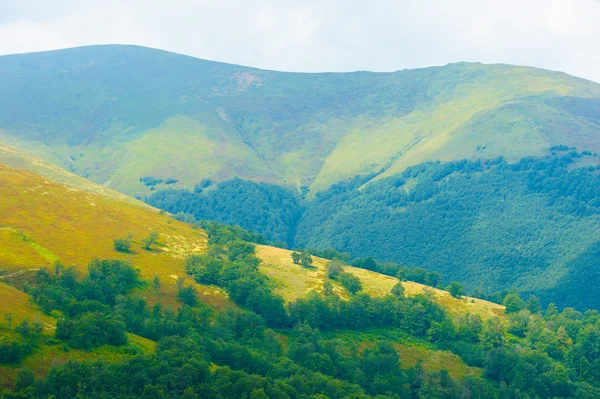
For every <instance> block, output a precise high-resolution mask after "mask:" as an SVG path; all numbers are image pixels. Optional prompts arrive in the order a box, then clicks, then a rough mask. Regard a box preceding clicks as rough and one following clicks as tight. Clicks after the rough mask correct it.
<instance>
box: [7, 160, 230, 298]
mask: <svg viewBox="0 0 600 399" xmlns="http://www.w3.org/2000/svg"><path fill="white" fill-rule="evenodd" d="M0 197H1V198H2V201H0V237H2V238H3V239H2V240H0V278H2V276H3V275H4V278H5V279H6V278H10V275H12V274H15V273H17V274H18V273H19V272H22V271H24V270H37V269H39V268H40V267H44V266H53V265H54V263H55V262H56V261H61V262H62V263H63V264H65V265H67V266H70V265H75V266H76V267H77V268H78V269H79V270H81V271H86V270H87V265H88V263H89V262H90V260H92V259H93V258H99V259H121V260H127V261H130V262H131V263H133V265H134V266H135V267H138V268H139V269H140V270H141V273H142V278H143V279H145V280H147V281H151V280H152V279H153V278H154V277H155V276H158V277H159V278H160V280H161V281H162V286H163V288H162V290H161V292H160V293H159V294H158V295H159V297H160V299H161V301H163V302H165V301H166V302H171V303H174V301H175V294H176V289H175V283H176V279H177V277H178V276H182V277H183V276H185V272H184V271H183V261H184V259H185V257H186V256H187V255H189V254H193V253H201V252H203V251H204V250H205V249H206V246H207V242H206V240H207V239H206V235H205V234H204V232H202V231H201V230H194V229H192V227H191V226H190V225H187V224H184V223H181V222H178V221H176V220H173V219H171V218H170V217H168V216H166V215H161V214H159V213H157V212H156V211H155V210H154V209H146V208H143V207H139V206H134V205H131V204H130V203H128V202H126V201H122V200H119V199H115V198H110V197H106V196H102V195H98V194H92V193H90V192H87V191H80V190H78V189H75V188H73V187H68V186H64V185H62V184H59V183H55V182H52V181H50V180H48V179H46V178H44V177H41V176H39V175H35V174H32V173H29V172H26V171H23V170H19V169H14V168H10V167H8V166H4V165H0ZM151 230H154V231H156V232H158V233H159V235H160V236H159V240H158V243H157V244H156V245H155V246H154V247H153V248H152V250H145V249H143V248H142V246H141V244H140V242H141V240H142V239H144V238H145V237H146V236H148V234H149V233H150V231H151ZM128 234H131V235H132V247H131V251H130V252H129V253H121V252H117V251H115V249H114V247H113V240H114V239H116V238H123V237H125V236H127V235H128ZM196 288H197V289H198V290H199V291H200V292H201V295H202V296H203V297H204V298H205V300H206V302H208V303H210V304H213V305H216V306H222V305H224V304H226V303H227V302H228V300H227V299H226V297H225V296H224V295H223V293H222V292H220V291H219V290H218V289H215V288H211V287H203V286H199V285H198V286H197V287H196ZM144 295H145V296H147V297H148V298H149V299H150V300H151V301H154V300H157V298H156V297H155V294H154V293H153V292H152V290H150V289H148V292H146V293H145V294H144Z"/></svg>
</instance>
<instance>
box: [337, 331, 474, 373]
mask: <svg viewBox="0 0 600 399" xmlns="http://www.w3.org/2000/svg"><path fill="white" fill-rule="evenodd" d="M328 336H329V337H332V338H335V339H338V340H340V341H342V342H344V343H345V345H344V346H345V348H346V350H348V351H349V352H353V351H356V352H358V353H359V354H362V352H363V351H364V350H366V349H369V348H372V347H373V346H374V345H375V344H376V342H378V341H382V340H385V341H392V342H393V345H394V349H396V352H398V357H399V358H400V368H402V369H404V370H406V369H409V368H411V367H415V366H416V365H417V363H420V364H421V366H422V367H423V368H424V369H425V370H426V371H428V372H439V371H440V370H443V369H446V370H448V372H449V373H450V375H451V376H452V377H454V378H463V377H466V376H481V374H482V370H481V369H480V368H477V367H471V366H468V365H467V364H465V363H464V362H463V360H462V359H461V358H460V356H458V355H456V354H454V353H452V352H450V351H446V350H439V349H436V348H435V347H433V346H432V345H431V344H430V343H428V342H425V341H418V340H417V341H414V342H413V340H414V338H411V337H409V336H406V335H405V334H404V333H402V332H399V331H391V332H385V331H380V330H368V331H362V332H359V331H344V332H342V333H331V334H328Z"/></svg>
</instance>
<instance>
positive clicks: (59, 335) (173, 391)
mask: <svg viewBox="0 0 600 399" xmlns="http://www.w3.org/2000/svg"><path fill="white" fill-rule="evenodd" d="M207 229H208V232H209V237H210V248H209V251H208V252H207V253H206V254H204V255H199V256H198V255H192V256H190V257H188V258H187V259H186V260H185V268H186V270H187V271H188V273H189V274H190V275H191V276H192V277H193V278H195V279H196V280H198V281H201V282H205V283H207V282H211V283H213V284H216V285H219V286H221V287H223V288H224V289H226V290H227V292H228V293H229V295H230V296H231V298H232V299H234V301H235V302H236V303H237V305H238V306H239V308H228V309H225V310H222V311H216V310H214V309H213V308H211V307H209V306H207V305H205V304H203V303H202V302H201V301H200V300H199V298H198V297H197V293H196V292H195V289H194V288H193V286H191V285H189V284H186V283H185V282H184V281H182V280H181V279H180V280H179V281H178V284H177V286H178V289H179V300H180V304H179V305H178V307H177V308H173V307H163V306H162V305H161V304H160V303H156V304H154V305H153V306H149V305H148V303H146V301H145V300H144V299H143V297H141V296H140V295H139V292H140V291H139V290H140V289H143V288H144V287H146V286H147V285H149V284H150V283H149V282H145V281H142V280H140V278H139V273H138V271H137V270H136V269H135V268H134V267H133V266H132V265H130V264H128V263H126V262H123V261H112V260H94V261H92V262H91V263H90V264H89V269H88V272H89V273H88V274H87V275H86V276H80V275H78V273H77V272H76V271H75V270H74V269H73V268H71V267H68V268H65V267H63V266H62V265H61V264H57V265H56V266H55V267H54V268H53V270H49V269H41V270H39V271H38V272H37V274H36V277H35V279H34V281H32V282H30V283H28V284H26V287H25V289H26V290H27V291H28V292H29V294H30V295H31V298H32V301H33V302H35V303H36V304H37V305H38V306H40V307H41V308H42V309H43V310H44V311H45V312H46V313H49V314H50V313H51V314H62V315H63V316H62V317H61V318H60V320H59V323H58V325H57V328H56V330H55V333H54V337H50V336H48V335H43V334H42V333H41V329H40V328H39V326H38V325H37V322H30V321H27V320H26V321H24V322H22V323H21V325H19V326H18V328H17V329H16V331H17V334H16V335H13V336H12V338H7V337H6V336H3V338H2V342H1V343H0V361H1V362H2V363H8V364H10V363H13V364H18V363H19V361H20V360H21V359H22V358H23V357H24V356H27V355H28V354H29V353H31V352H32V351H35V350H36V349H37V348H38V347H40V346H43V345H46V346H60V347H61V348H62V351H65V352H68V351H70V350H71V349H72V348H73V349H75V348H79V349H83V350H91V349H93V348H95V347H98V346H100V345H108V346H111V347H115V348H119V347H124V346H125V345H127V342H128V340H129V338H128V336H127V335H126V333H127V332H129V333H135V334H138V335H141V336H143V337H146V338H148V339H152V340H155V341H157V347H156V352H155V353H144V352H140V351H138V352H136V351H130V352H129V354H130V355H131V356H130V357H129V359H128V360H125V361H122V362H110V361H106V360H97V361H79V360H77V361H76V360H73V361H69V362H67V363H64V364H60V365H56V366H54V367H53V368H52V369H51V370H50V372H49V373H48V374H47V375H46V376H45V377H44V378H36V376H35V375H34V374H33V373H32V372H31V371H30V370H28V369H27V368H22V369H21V371H20V372H19V375H18V377H17V380H16V385H15V387H14V390H5V391H3V392H2V393H1V397H3V398H50V397H52V398H57V399H60V398H65V399H66V398H74V397H86V398H139V397H141V398H179V397H182V398H200V397H202V398H219V399H220V398H250V399H257V398H285V399H287V398H298V399H304V398H307V399H308V398H314V399H321V398H326V397H328V398H340V399H341V398H369V397H374V398H377V399H385V398H431V397H440V398H463V397H470V398H482V399H483V398H486V399H487V398H546V397H557V398H594V397H598V395H600V373H598V370H600V367H599V366H600V351H598V350H597V342H598V337H600V315H599V314H598V312H596V311H588V312H586V313H585V314H582V313H580V312H577V311H575V310H573V309H565V310H564V311H563V312H558V311H557V309H556V306H555V305H553V304H552V305H550V306H549V307H548V309H547V310H546V311H545V312H542V310H541V308H540V306H539V303H538V302H536V301H528V302H527V303H526V302H523V301H522V300H521V299H520V298H519V297H518V296H517V295H516V294H514V293H511V294H509V295H508V296H507V298H505V299H506V301H507V302H508V305H509V306H508V307H507V313H509V314H508V316H507V319H506V322H505V323H504V322H502V321H501V320H500V319H498V318H489V319H482V318H481V317H480V316H477V315H471V314H462V315H460V316H451V315H450V314H448V313H447V311H446V310H445V309H444V308H442V307H441V306H440V305H439V304H437V303H436V301H435V300H434V299H433V296H432V295H430V294H428V293H427V292H426V293H425V294H419V295H417V296H413V297H407V296H405V294H404V290H403V289H402V286H401V285H400V284H399V285H398V286H397V287H394V289H393V290H392V293H390V294H388V295H386V296H383V297H371V296H369V295H366V294H364V293H362V292H361V291H360V290H357V291H356V293H354V294H352V293H351V292H350V291H348V292H349V294H350V296H349V298H348V299H347V300H344V299H341V298H340V297H339V296H337V295H336V294H334V293H333V291H332V290H330V289H327V287H325V290H324V291H323V292H322V293H319V292H316V291H313V292H311V293H309V294H308V295H307V296H306V297H303V298H300V299H298V300H296V301H294V302H292V303H289V304H287V305H284V302H283V299H282V298H281V297H279V296H278V295H277V294H275V293H274V291H273V282H272V281H271V280H270V278H269V277H267V276H265V275H263V274H261V273H260V272H259V271H258V264H259V263H260V260H259V259H258V258H257V257H256V256H255V255H254V245H253V244H251V243H248V242H246V241H243V240H241V238H245V237H244V235H241V234H239V233H240V230H239V229H236V228H229V227H223V226H219V225H216V224H214V223H213V224H209V225H207ZM344 267H345V266H344V263H343V262H342V261H339V260H334V261H332V264H331V265H330V266H328V272H329V273H330V276H331V278H332V281H334V280H335V279H336V278H337V277H338V276H339V275H340V274H343V273H344ZM153 284H154V289H157V290H160V284H159V283H157V282H154V283H153ZM5 318H6V319H7V320H8V318H7V317H5ZM399 342H409V343H410V344H411V345H412V346H416V347H422V348H427V349H429V350H449V351H452V352H453V353H455V354H457V355H459V356H460V357H461V358H462V360H463V361H464V362H465V363H466V364H468V365H470V366H472V367H477V368H480V369H481V370H482V374H481V375H467V376H463V377H460V378H455V377H452V376H451V375H450V373H449V370H447V369H441V370H440V371H435V372H433V371H432V372H429V371H426V370H425V369H424V368H423V367H422V365H420V364H419V363H418V362H417V364H416V365H415V366H412V367H403V366H402V362H403V358H402V356H399V354H398V350H397V344H398V343H399Z"/></svg>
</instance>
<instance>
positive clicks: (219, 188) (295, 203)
mask: <svg viewBox="0 0 600 399" xmlns="http://www.w3.org/2000/svg"><path fill="white" fill-rule="evenodd" d="M202 185H203V186H205V185H206V183H204V184H202ZM194 191H195V192H190V191H187V190H160V191H157V192H155V193H154V194H152V195H151V196H150V197H148V198H146V201H147V203H148V204H150V205H152V206H155V207H157V208H160V209H164V210H166V211H168V212H171V213H173V214H179V215H178V217H179V218H183V217H184V215H181V214H188V215H191V216H193V218H194V219H196V220H215V221H217V222H220V223H225V224H231V225H238V226H241V227H243V228H244V229H247V230H251V231H257V232H260V234H262V235H264V236H265V237H266V238H267V239H268V240H270V241H273V242H279V243H283V245H285V246H291V245H292V243H293V239H294V233H295V229H296V224H297V223H298V220H299V219H300V216H301V214H302V207H301V205H300V204H299V200H298V198H297V197H296V195H295V194H294V193H293V192H291V191H290V190H289V189H285V188H283V187H280V186H276V185H273V184H266V183H260V184H257V183H254V182H251V181H246V180H241V179H237V178H236V179H232V180H228V181H226V182H222V183H219V184H218V185H216V187H214V189H212V190H210V191H208V190H207V191H202V190H198V189H196V190H194ZM192 220H193V219H192Z"/></svg>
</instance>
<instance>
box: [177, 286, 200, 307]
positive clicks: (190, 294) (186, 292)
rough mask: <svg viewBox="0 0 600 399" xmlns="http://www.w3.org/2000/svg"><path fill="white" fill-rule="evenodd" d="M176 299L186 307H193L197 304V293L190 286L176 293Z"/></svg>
mask: <svg viewBox="0 0 600 399" xmlns="http://www.w3.org/2000/svg"><path fill="white" fill-rule="evenodd" d="M177 299H179V300H180V301H181V302H182V303H185V304H186V305H188V306H195V305H197V304H198V291H196V289H195V288H194V287H192V286H191V285H188V286H185V287H181V288H180V289H179V290H178V291H177Z"/></svg>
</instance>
